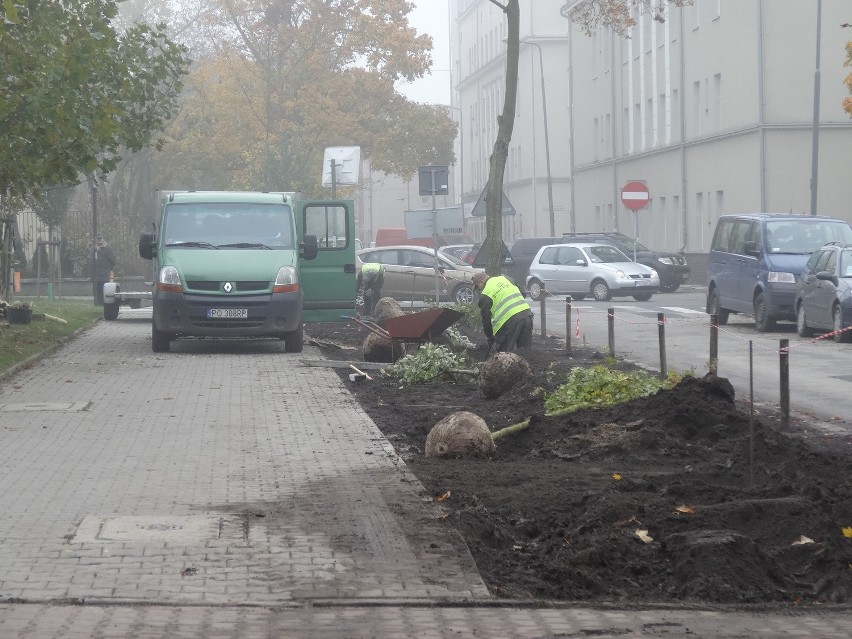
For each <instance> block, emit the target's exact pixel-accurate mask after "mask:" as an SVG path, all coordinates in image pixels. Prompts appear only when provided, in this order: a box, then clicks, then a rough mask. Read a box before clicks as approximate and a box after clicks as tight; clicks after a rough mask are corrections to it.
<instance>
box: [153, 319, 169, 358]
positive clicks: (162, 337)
mask: <svg viewBox="0 0 852 639" xmlns="http://www.w3.org/2000/svg"><path fill="white" fill-rule="evenodd" d="M169 341H170V340H169V334H168V333H165V332H163V331H160V330H157V327H156V325H155V324H154V322H153V321H152V322H151V350H152V351H154V352H155V353H168V352H169Z"/></svg>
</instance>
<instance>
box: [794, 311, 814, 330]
mask: <svg viewBox="0 0 852 639" xmlns="http://www.w3.org/2000/svg"><path fill="white" fill-rule="evenodd" d="M796 333H797V334H798V335H799V337H810V336H811V335H813V334H814V331H813V329H812V328H809V327H808V320H807V318H806V317H805V305H804V304H802V303H799V306H798V307H797V308H796Z"/></svg>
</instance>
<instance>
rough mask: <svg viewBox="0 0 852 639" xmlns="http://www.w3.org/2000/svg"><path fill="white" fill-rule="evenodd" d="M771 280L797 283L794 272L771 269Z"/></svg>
mask: <svg viewBox="0 0 852 639" xmlns="http://www.w3.org/2000/svg"><path fill="white" fill-rule="evenodd" d="M767 279H768V280H769V281H770V282H783V283H785V284H795V283H796V276H795V275H793V274H792V273H781V272H777V271H769V276H768V278H767Z"/></svg>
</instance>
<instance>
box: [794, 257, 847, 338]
mask: <svg viewBox="0 0 852 639" xmlns="http://www.w3.org/2000/svg"><path fill="white" fill-rule="evenodd" d="M814 329H818V330H828V331H834V335H833V337H834V341H835V342H848V341H850V340H852V245H846V244H844V243H843V242H832V243H830V244H826V245H825V246H823V247H822V248H821V249H819V250H818V251H814V253H813V254H812V255H811V257H810V259H809V260H808V263H807V265H806V266H805V270H804V271H802V274H801V275H800V276H799V279H798V281H797V282H796V330H797V332H798V333H799V336H800V337H810V336H811V335H813V332H814ZM843 329H850V330H846V331H844V332H840V331H843Z"/></svg>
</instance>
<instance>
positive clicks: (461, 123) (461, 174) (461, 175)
mask: <svg viewBox="0 0 852 639" xmlns="http://www.w3.org/2000/svg"><path fill="white" fill-rule="evenodd" d="M443 106H445V107H447V108H448V109H452V110H453V111H458V112H459V161H458V165H459V192H458V194H457V195H458V197H457V198H456V199H458V201H459V203H461V202H462V198H463V196H464V113H463V112H462V110H461V108H460V107H457V106H451V105H449V104H445V105H443ZM453 184H454V185H455V179H453Z"/></svg>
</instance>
